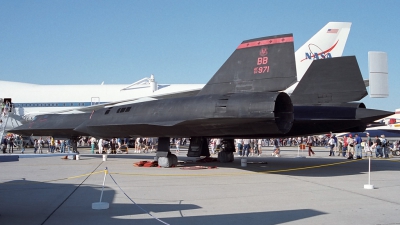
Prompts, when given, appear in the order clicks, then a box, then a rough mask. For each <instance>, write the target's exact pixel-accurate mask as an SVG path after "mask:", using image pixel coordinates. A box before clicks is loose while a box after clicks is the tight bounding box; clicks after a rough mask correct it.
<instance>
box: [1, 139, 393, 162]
mask: <svg viewBox="0 0 400 225" xmlns="http://www.w3.org/2000/svg"><path fill="white" fill-rule="evenodd" d="M189 140H190V139H186V138H171V139H170V146H171V150H172V149H173V147H175V154H177V155H179V152H180V147H181V146H185V145H186V144H187V143H188V141H189ZM234 141H235V148H236V154H237V156H238V157H249V156H261V155H262V153H263V150H264V149H263V148H264V147H270V146H272V152H270V153H268V154H271V155H272V156H276V157H280V155H281V147H290V146H299V147H307V148H308V155H309V156H312V155H315V152H314V151H313V150H312V148H313V147H316V146H325V147H327V148H329V156H335V154H336V156H342V157H347V158H348V159H354V158H356V159H361V158H362V157H363V156H364V157H366V156H368V155H369V156H375V157H377V158H389V157H390V155H391V150H393V149H396V150H397V149H398V148H399V146H400V141H393V142H389V140H387V139H386V138H385V136H384V135H381V136H380V137H374V138H372V137H370V136H369V134H367V138H364V140H362V139H361V137H359V136H358V135H357V134H355V135H354V137H353V136H352V135H351V134H349V135H343V136H341V137H337V136H336V135H335V134H331V135H319V136H308V137H296V138H271V139H235V140H234ZM157 142H158V139H157V138H152V137H143V138H142V137H138V138H130V139H129V138H111V139H102V138H101V139H98V140H97V139H96V138H94V137H81V138H79V139H77V141H75V140H70V139H54V138H53V137H47V139H44V138H42V137H39V138H37V139H34V140H32V143H31V144H32V146H33V148H34V153H35V154H36V153H38V154H42V153H44V151H46V153H55V152H60V153H66V152H70V151H71V150H72V151H73V152H77V146H82V147H83V146H87V147H90V148H91V153H92V154H104V153H106V154H116V153H128V151H127V149H128V147H129V148H133V149H134V150H133V153H152V152H156V151H157V145H158V143H157ZM221 142H222V139H220V138H211V139H209V150H210V154H211V155H215V154H216V153H217V152H218V151H219V150H221V144H222V143H221ZM25 144H26V143H24V141H23V139H22V137H21V136H19V135H14V134H8V135H7V136H5V137H4V138H3V139H2V142H1V150H2V151H3V153H7V152H8V153H13V152H14V150H15V149H16V150H17V151H21V153H24V151H25ZM14 148H15V149H14ZM44 149H46V150H44Z"/></svg>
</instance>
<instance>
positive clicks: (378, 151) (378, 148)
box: [375, 136, 383, 158]
mask: <svg viewBox="0 0 400 225" xmlns="http://www.w3.org/2000/svg"><path fill="white" fill-rule="evenodd" d="M375 146H376V150H375V154H376V158H380V157H382V156H383V154H382V149H381V147H382V142H381V140H380V139H379V138H378V136H376V137H375Z"/></svg>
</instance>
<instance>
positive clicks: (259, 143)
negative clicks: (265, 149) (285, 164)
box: [257, 138, 262, 157]
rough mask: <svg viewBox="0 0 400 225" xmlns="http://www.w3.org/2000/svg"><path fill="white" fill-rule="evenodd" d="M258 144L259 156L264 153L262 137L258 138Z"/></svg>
mask: <svg viewBox="0 0 400 225" xmlns="http://www.w3.org/2000/svg"><path fill="white" fill-rule="evenodd" d="M257 145H258V157H260V156H261V154H262V150H261V147H262V139H261V138H260V139H258V142H257Z"/></svg>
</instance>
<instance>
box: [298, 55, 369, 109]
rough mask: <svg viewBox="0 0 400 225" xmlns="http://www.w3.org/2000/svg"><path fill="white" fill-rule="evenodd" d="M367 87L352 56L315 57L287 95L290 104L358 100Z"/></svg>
mask: <svg viewBox="0 0 400 225" xmlns="http://www.w3.org/2000/svg"><path fill="white" fill-rule="evenodd" d="M367 94H368V93H367V89H366V87H365V85H364V80H363V78H362V75H361V71H360V68H359V66H358V63H357V59H356V57H355V56H346V57H337V58H331V59H325V60H315V61H313V62H312V64H311V66H310V68H309V69H308V70H307V72H306V73H305V74H304V77H303V79H301V81H300V82H299V84H298V85H297V87H296V89H295V90H294V91H293V93H292V95H291V96H290V97H291V99H292V102H293V104H323V103H344V102H351V101H359V100H361V99H362V98H363V97H365V96H366V95H367Z"/></svg>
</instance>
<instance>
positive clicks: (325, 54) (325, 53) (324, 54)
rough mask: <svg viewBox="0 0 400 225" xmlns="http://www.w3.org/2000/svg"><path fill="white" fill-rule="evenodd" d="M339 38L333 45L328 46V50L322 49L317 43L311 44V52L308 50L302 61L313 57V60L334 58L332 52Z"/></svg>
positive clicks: (309, 47)
mask: <svg viewBox="0 0 400 225" xmlns="http://www.w3.org/2000/svg"><path fill="white" fill-rule="evenodd" d="M338 42H339V40H337V41H336V43H335V44H334V45H332V47H330V48H328V49H327V50H322V49H321V48H320V47H318V46H317V45H315V44H309V45H308V49H309V50H310V51H309V52H306V53H305V54H306V55H305V58H304V59H302V60H300V62H303V61H304V60H307V59H311V60H318V59H328V58H332V54H331V53H330V52H331V51H332V50H333V49H334V48H335V47H336V45H337V43H338Z"/></svg>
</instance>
